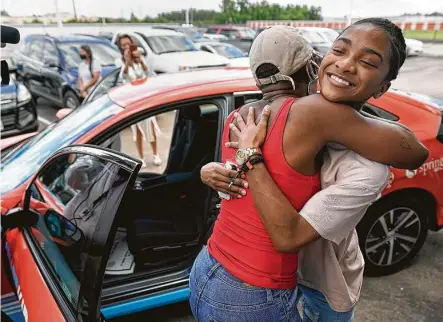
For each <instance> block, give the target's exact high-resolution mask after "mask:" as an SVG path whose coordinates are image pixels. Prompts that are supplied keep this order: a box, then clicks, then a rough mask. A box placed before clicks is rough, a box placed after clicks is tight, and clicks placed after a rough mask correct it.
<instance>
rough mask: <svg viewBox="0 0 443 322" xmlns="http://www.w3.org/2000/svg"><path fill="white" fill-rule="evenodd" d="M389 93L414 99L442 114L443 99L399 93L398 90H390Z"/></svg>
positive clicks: (411, 93) (413, 93) (412, 93)
mask: <svg viewBox="0 0 443 322" xmlns="http://www.w3.org/2000/svg"><path fill="white" fill-rule="evenodd" d="M390 91H391V92H393V93H396V94H398V95H401V96H405V97H408V98H411V99H414V100H416V101H418V102H420V103H423V104H427V105H431V106H433V107H435V108H437V109H439V110H440V111H442V112H443V99H440V98H436V97H432V96H428V95H424V94H419V93H415V92H405V91H401V90H398V89H391V90H390Z"/></svg>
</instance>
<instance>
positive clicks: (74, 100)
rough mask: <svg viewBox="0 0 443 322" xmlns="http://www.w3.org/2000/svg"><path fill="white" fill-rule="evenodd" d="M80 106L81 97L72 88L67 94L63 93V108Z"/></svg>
mask: <svg viewBox="0 0 443 322" xmlns="http://www.w3.org/2000/svg"><path fill="white" fill-rule="evenodd" d="M78 106H80V99H79V98H78V96H77V95H76V94H75V93H74V92H73V91H71V90H68V91H67V92H66V93H65V95H63V108H71V109H75V108H77V107H78Z"/></svg>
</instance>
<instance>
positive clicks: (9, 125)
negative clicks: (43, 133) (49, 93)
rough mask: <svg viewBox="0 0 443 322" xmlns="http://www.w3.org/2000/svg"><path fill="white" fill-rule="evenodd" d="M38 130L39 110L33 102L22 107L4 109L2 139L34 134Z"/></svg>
mask: <svg viewBox="0 0 443 322" xmlns="http://www.w3.org/2000/svg"><path fill="white" fill-rule="evenodd" d="M37 129H38V120H37V109H36V107H35V103H34V102H33V101H32V100H31V101H30V102H29V103H27V104H25V105H23V106H20V107H11V108H7V109H3V108H2V111H1V132H0V136H1V137H2V138H6V137H10V136H14V135H18V134H22V133H28V132H33V131H36V130H37Z"/></svg>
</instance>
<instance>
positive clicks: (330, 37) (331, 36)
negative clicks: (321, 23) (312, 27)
mask: <svg viewBox="0 0 443 322" xmlns="http://www.w3.org/2000/svg"><path fill="white" fill-rule="evenodd" d="M323 35H325V36H326V38H327V39H328V41H330V42H334V41H335V39H337V37H338V35H339V34H338V32H336V31H335V30H325V31H323Z"/></svg>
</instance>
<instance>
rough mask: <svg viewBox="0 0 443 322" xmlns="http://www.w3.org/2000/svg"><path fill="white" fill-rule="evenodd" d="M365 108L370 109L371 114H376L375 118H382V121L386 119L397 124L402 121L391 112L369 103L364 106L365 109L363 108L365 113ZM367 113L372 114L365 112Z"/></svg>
mask: <svg viewBox="0 0 443 322" xmlns="http://www.w3.org/2000/svg"><path fill="white" fill-rule="evenodd" d="M365 108H366V109H369V110H370V111H371V112H373V113H374V114H375V116H377V117H379V118H382V119H385V120H388V121H394V122H397V121H398V120H400V118H399V117H398V116H397V115H395V114H393V113H391V112H388V111H386V110H385V109H382V108H381V107H378V106H375V105H373V104H369V103H366V104H364V105H363V108H362V111H363V112H365ZM365 113H368V114H371V113H369V112H365Z"/></svg>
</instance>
